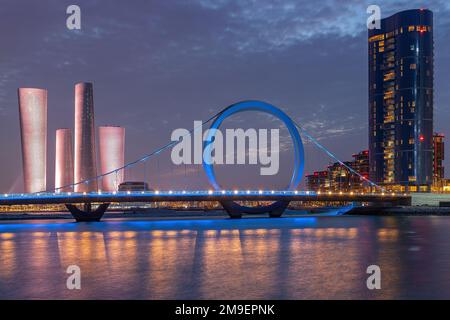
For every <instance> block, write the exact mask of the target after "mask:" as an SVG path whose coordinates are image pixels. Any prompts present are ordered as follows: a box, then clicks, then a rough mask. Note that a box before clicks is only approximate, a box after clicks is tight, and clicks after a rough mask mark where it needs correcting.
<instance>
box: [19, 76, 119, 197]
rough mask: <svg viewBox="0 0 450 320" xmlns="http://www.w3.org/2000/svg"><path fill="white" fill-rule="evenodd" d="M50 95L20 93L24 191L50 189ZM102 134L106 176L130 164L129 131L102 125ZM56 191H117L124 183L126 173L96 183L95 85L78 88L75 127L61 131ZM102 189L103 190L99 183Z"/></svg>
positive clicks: (41, 91)
mask: <svg viewBox="0 0 450 320" xmlns="http://www.w3.org/2000/svg"><path fill="white" fill-rule="evenodd" d="M47 95H48V92H47V90H45V89H37V88H19V89H18V98H19V117H20V132H21V142H22V161H23V175H24V190H25V192H26V193H34V192H43V191H46V190H48V186H47ZM98 134H99V139H98V142H99V151H100V154H99V160H100V172H99V174H105V173H108V172H111V171H113V170H115V169H117V168H121V167H123V165H124V156H125V154H124V152H125V129H124V128H123V127H119V126H101V127H99V128H98ZM55 151H56V152H55V190H56V191H64V192H70V191H75V192H90V191H97V190H99V189H100V190H105V191H114V190H117V188H118V185H119V184H120V183H121V182H122V181H123V170H120V171H118V172H117V173H116V174H111V175H107V176H105V177H103V178H102V179H101V180H97V179H94V180H90V179H92V178H95V177H96V176H97V175H98V172H97V154H96V152H97V149H96V138H95V123H94V96H93V86H92V83H88V82H81V83H77V84H76V85H75V125H74V135H73V136H72V129H69V128H61V129H57V130H56V150H55ZM99 183H100V184H101V185H98V184H99Z"/></svg>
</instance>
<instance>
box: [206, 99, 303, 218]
mask: <svg viewBox="0 0 450 320" xmlns="http://www.w3.org/2000/svg"><path fill="white" fill-rule="evenodd" d="M246 111H258V112H263V113H267V114H270V115H272V116H274V117H276V118H278V119H279V120H281V121H282V122H283V123H284V125H285V126H286V127H287V129H288V131H289V134H290V136H291V138H292V142H293V144H294V170H293V172H292V176H291V180H290V182H289V185H288V186H287V190H295V189H296V188H297V187H298V185H299V183H300V181H301V179H302V175H303V169H304V151H303V143H302V139H301V137H300V134H299V132H298V130H297V127H296V126H295V123H294V122H293V121H292V120H291V118H289V116H288V115H287V114H286V113H284V112H283V111H282V110H281V109H279V108H277V107H275V106H274V105H271V104H269V103H266V102H263V101H258V100H247V101H241V102H238V103H235V104H232V105H230V106H229V107H227V108H225V109H224V110H223V111H222V112H221V113H220V114H219V115H218V117H217V118H216V119H215V120H214V121H213V122H212V124H211V126H210V128H209V132H208V136H207V138H206V141H205V143H204V146H203V150H205V149H207V148H209V147H210V146H209V145H210V144H212V143H213V142H214V137H215V133H216V132H217V130H218V129H219V127H220V125H221V124H222V123H223V121H224V120H225V119H226V118H228V117H230V116H232V115H234V114H236V113H240V112H246ZM204 154H205V152H204ZM205 158H206V159H205ZM205 158H204V159H203V169H204V170H205V173H206V176H207V177H208V180H209V183H210V184H211V186H212V187H213V188H214V189H215V190H217V191H219V190H221V189H222V188H221V187H220V184H219V183H218V182H217V179H216V174H215V172H214V166H213V164H212V163H211V162H212V161H211V159H210V153H208V152H207V157H205ZM205 160H206V161H205ZM220 203H221V204H222V206H223V207H224V209H225V210H226V211H227V212H228V214H229V215H230V216H231V217H232V218H240V217H241V216H242V214H243V213H267V212H268V213H269V215H270V216H271V217H280V216H281V215H282V213H283V211H284V210H285V209H286V208H287V206H288V204H289V201H283V200H281V201H275V202H274V203H272V204H270V205H268V206H262V207H248V206H241V205H240V204H238V203H236V202H234V201H220Z"/></svg>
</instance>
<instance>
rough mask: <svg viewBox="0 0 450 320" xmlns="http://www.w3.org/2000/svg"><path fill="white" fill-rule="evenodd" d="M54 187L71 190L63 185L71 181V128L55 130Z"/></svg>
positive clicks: (71, 189)
mask: <svg viewBox="0 0 450 320" xmlns="http://www.w3.org/2000/svg"><path fill="white" fill-rule="evenodd" d="M55 156H56V157H55V189H56V191H57V192H70V191H73V188H72V187H65V188H63V187H64V186H67V185H70V184H72V183H73V148H72V130H70V129H66V128H65V129H58V130H56V154H55Z"/></svg>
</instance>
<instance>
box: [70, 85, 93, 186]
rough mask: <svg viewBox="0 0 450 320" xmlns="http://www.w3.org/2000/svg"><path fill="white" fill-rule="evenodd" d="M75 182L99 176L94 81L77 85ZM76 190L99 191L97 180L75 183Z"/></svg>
mask: <svg viewBox="0 0 450 320" xmlns="http://www.w3.org/2000/svg"><path fill="white" fill-rule="evenodd" d="M74 153H75V162H74V182H75V183H78V182H81V181H84V180H88V179H92V178H95V177H96V176H97V164H96V154H95V127H94V97H93V87H92V83H88V82H81V83H77V84H76V85H75V152H74ZM74 191H75V192H90V191H97V181H96V180H94V181H90V182H88V183H81V184H78V185H75V188H74Z"/></svg>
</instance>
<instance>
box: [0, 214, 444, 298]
mask: <svg viewBox="0 0 450 320" xmlns="http://www.w3.org/2000/svg"><path fill="white" fill-rule="evenodd" d="M449 227H450V219H449V218H447V217H414V218H413V217H410V218H408V217H396V218H393V217H385V218H375V217H344V216H340V217H320V218H282V219H265V218H252V219H241V220H228V219H203V220H202V219H199V220H195V219H194V220H193V219H191V220H162V221H157V220H122V221H120V220H119V221H118V220H109V221H106V222H101V223H92V224H76V223H71V222H55V221H46V222H44V223H42V222H40V223H33V222H30V221H28V222H25V221H24V222H9V223H2V224H0V298H35V299H40V298H44V299H48V298H102V299H110V298H111V299H112V298H119V299H120V298H133V299H303V298H306V299H310V298H343V299H350V298H353V299H362V298H370V299H372V298H384V299H391V298H393V299H395V298H450V282H449V280H450V279H449V278H450V277H449V275H448V272H447V270H448V269H449V267H450V250H449V249H450V241H449V240H450V236H449V232H448V230H449ZM73 264H75V265H78V266H80V268H81V272H82V284H81V285H82V290H79V291H77V290H72V291H71V290H68V289H66V279H67V276H68V275H67V274H66V273H65V270H66V268H67V267H68V266H69V265H73ZM371 264H376V265H379V266H380V267H381V271H382V289H381V290H378V291H377V290H375V291H370V290H368V289H367V287H366V279H367V276H368V275H367V274H366V268H367V266H369V265H371Z"/></svg>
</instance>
